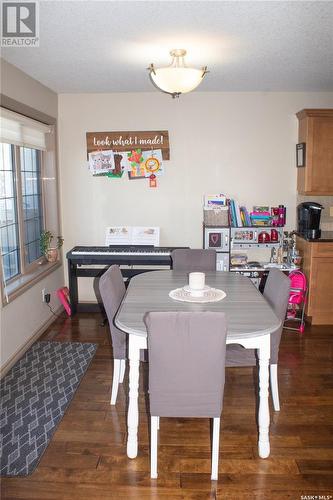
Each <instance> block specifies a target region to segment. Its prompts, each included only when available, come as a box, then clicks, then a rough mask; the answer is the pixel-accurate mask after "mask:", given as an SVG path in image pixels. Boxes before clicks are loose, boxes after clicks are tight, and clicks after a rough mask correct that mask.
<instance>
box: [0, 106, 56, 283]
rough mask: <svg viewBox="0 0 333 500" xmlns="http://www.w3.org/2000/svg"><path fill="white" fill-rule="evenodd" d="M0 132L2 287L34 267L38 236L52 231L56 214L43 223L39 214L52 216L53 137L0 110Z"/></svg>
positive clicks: (43, 128)
mask: <svg viewBox="0 0 333 500" xmlns="http://www.w3.org/2000/svg"><path fill="white" fill-rule="evenodd" d="M0 132H1V134H0V246H1V261H2V272H3V282H4V285H5V287H6V286H7V285H9V284H11V283H13V282H15V280H17V279H18V278H21V277H22V276H25V275H28V274H29V273H32V272H33V270H34V269H36V268H37V264H38V263H39V262H40V258H41V257H42V254H41V250H40V234H41V231H43V229H44V228H47V229H51V230H52V229H54V228H56V227H57V226H58V220H57V215H56V220H46V217H45V215H46V214H45V210H44V206H45V208H46V209H48V211H49V213H51V214H52V213H56V214H57V206H56V201H54V200H56V198H57V197H56V196H54V194H56V175H55V173H56V168H55V159H54V137H52V139H53V142H52V141H50V137H49V138H48V137H47V136H48V135H52V133H53V129H52V128H51V127H50V126H46V125H44V124H42V123H39V122H36V121H34V120H30V119H28V118H26V117H23V116H21V115H18V114H16V113H12V112H10V111H7V110H4V109H3V108H1V130H0ZM48 142H49V143H51V147H50V145H49V147H48V148H47V143H48ZM50 174H51V175H50ZM45 179H47V180H48V184H47V185H44V181H45ZM52 181H54V182H53V183H52ZM48 197H49V199H50V200H51V201H50V202H49V203H48V201H47V198H48ZM52 203H53V205H55V206H52ZM48 205H49V206H48ZM53 219H54V218H53ZM39 267H40V266H39Z"/></svg>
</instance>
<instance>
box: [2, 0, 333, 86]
mask: <svg viewBox="0 0 333 500" xmlns="http://www.w3.org/2000/svg"><path fill="white" fill-rule="evenodd" d="M173 48H185V49H187V51H188V57H187V63H188V65H190V64H193V65H197V66H199V67H201V66H202V65H206V64H207V65H208V69H209V70H210V73H209V74H208V75H207V76H206V78H205V80H204V82H203V83H202V84H201V85H200V87H199V88H198V91H327V90H333V2H331V1H328V2H326V1H325V2H321V1H312V2H307V1H259V2H252V1H245V2H238V1H232V2H227V1H208V0H206V1H191V0H189V1H154V0H153V1H136V2H132V1H125V0H124V1H67V0H66V1H53V0H52V1H41V2H40V47H39V48H6V49H3V50H2V56H3V57H4V58H5V59H6V60H7V61H9V62H10V63H12V64H14V65H15V66H17V67H19V68H20V69H22V70H23V71H25V72H26V73H28V74H29V75H31V76H33V77H34V78H36V79H37V80H39V81H40V82H42V83H43V84H45V85H47V86H48V87H50V88H51V89H53V90H55V91H56V92H58V93H61V92H147V91H153V90H155V89H154V87H153V86H152V84H151V83H150V82H149V79H148V74H147V71H146V70H145V68H146V67H147V66H148V65H149V63H151V62H154V63H155V65H156V66H159V65H165V64H168V63H169V62H170V58H169V50H171V49H173Z"/></svg>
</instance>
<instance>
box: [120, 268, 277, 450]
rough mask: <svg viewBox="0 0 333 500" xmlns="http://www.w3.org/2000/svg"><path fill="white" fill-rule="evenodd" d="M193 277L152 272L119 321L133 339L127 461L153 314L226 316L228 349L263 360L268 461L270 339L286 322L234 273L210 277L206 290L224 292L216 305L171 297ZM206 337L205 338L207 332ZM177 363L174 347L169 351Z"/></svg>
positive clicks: (263, 445)
mask: <svg viewBox="0 0 333 500" xmlns="http://www.w3.org/2000/svg"><path fill="white" fill-rule="evenodd" d="M188 280H189V275H188V273H184V272H176V271H169V270H160V271H150V272H147V273H143V274H139V275H137V276H135V277H134V278H132V279H131V281H130V283H129V286H128V288H127V290H126V293H125V296H124V298H123V301H122V303H121V305H120V307H119V310H118V312H117V314H116V317H115V319H114V322H115V325H116V326H117V327H118V328H119V329H120V330H122V331H124V332H126V333H127V334H128V359H129V406H128V415H127V427H128V429H127V430H128V434H127V455H128V457H129V458H135V457H136V456H137V453H138V425H139V410H138V388H139V365H140V350H141V349H147V331H146V326H145V324H144V321H143V318H144V316H145V314H146V313H147V312H150V311H190V312H194V311H199V312H200V311H214V312H224V313H225V315H226V319H227V338H226V343H227V344H239V345H241V346H243V347H244V348H246V349H253V348H254V349H257V353H258V360H259V377H258V378H259V406H258V430H259V433H258V434H259V435H258V454H259V456H260V457H261V458H267V457H268V456H269V454H270V442H269V420H270V417H269V403H268V395H269V358H270V334H271V332H273V331H274V330H276V329H277V328H278V327H279V326H280V324H281V322H280V320H279V319H278V318H277V316H276V315H275V313H274V311H273V309H272V308H271V306H270V305H269V303H268V302H267V301H266V299H265V298H264V296H263V295H262V294H261V293H260V292H259V290H258V289H257V288H256V287H255V285H254V284H253V283H252V281H251V280H250V279H249V278H248V277H246V276H242V275H240V274H237V273H233V272H225V271H216V272H209V273H206V275H205V284H206V285H207V286H209V287H211V288H214V289H217V290H223V291H224V292H225V297H224V298H223V299H222V300H219V301H217V302H205V303H201V302H200V303H198V302H182V301H178V300H174V299H173V298H171V297H170V296H169V293H170V291H172V290H175V289H178V288H183V287H184V286H185V287H186V286H187V285H188ZM202 335H205V332H204V331H203V332H202ZM170 362H172V345H170Z"/></svg>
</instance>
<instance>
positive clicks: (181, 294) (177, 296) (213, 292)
mask: <svg viewBox="0 0 333 500" xmlns="http://www.w3.org/2000/svg"><path fill="white" fill-rule="evenodd" d="M208 288H209V290H205V291H204V292H203V293H202V294H201V295H200V296H198V295H195V296H194V295H193V294H192V293H190V292H186V291H185V290H184V288H176V290H171V292H170V293H169V297H171V298H172V299H174V300H180V301H181V302H201V303H205V302H218V301H219V300H222V299H224V297H225V296H226V294H225V292H224V291H223V290H218V289H217V288H210V287H208Z"/></svg>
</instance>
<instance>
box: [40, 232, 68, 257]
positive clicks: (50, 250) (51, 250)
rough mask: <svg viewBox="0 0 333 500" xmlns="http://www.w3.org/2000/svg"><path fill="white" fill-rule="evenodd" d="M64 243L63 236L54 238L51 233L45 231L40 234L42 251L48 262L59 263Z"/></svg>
mask: <svg viewBox="0 0 333 500" xmlns="http://www.w3.org/2000/svg"><path fill="white" fill-rule="evenodd" d="M53 242H54V243H53ZM52 243H53V245H52ZM63 243H64V239H63V238H62V237H61V236H56V237H54V235H53V234H52V233H51V231H47V230H45V231H42V232H41V234H40V249H41V252H42V254H43V255H44V257H45V258H46V260H47V261H48V262H57V260H58V257H59V249H60V248H61V247H62V245H63Z"/></svg>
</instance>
